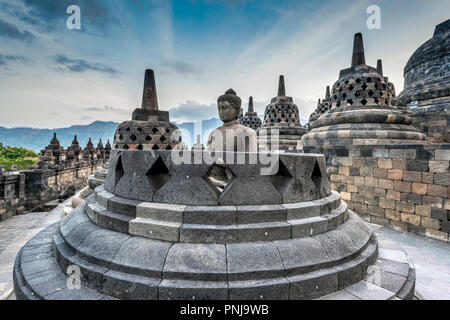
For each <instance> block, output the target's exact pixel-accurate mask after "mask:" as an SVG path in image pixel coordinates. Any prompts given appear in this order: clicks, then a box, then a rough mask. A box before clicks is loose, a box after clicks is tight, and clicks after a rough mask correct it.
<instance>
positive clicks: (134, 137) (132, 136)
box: [130, 134, 137, 142]
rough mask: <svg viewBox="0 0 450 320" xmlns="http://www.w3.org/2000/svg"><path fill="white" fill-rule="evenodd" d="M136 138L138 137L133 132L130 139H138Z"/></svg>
mask: <svg viewBox="0 0 450 320" xmlns="http://www.w3.org/2000/svg"><path fill="white" fill-rule="evenodd" d="M136 139H137V137H136V136H135V135H134V134H132V135H131V137H130V140H131V141H133V142H134V141H136Z"/></svg>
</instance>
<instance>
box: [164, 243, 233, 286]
mask: <svg viewBox="0 0 450 320" xmlns="http://www.w3.org/2000/svg"><path fill="white" fill-rule="evenodd" d="M163 278H164V279H174V278H178V279H183V280H200V279H202V280H215V281H225V280H226V278H227V266H226V252H225V246H224V245H222V244H201V243H197V244H191V243H175V244H173V245H172V247H171V248H170V249H169V252H168V254H167V257H166V263H165V265H164V269H163Z"/></svg>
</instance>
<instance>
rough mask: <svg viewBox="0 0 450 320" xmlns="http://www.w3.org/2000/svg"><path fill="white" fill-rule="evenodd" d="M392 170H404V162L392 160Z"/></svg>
mask: <svg viewBox="0 0 450 320" xmlns="http://www.w3.org/2000/svg"><path fill="white" fill-rule="evenodd" d="M392 169H396V170H405V169H406V160H404V159H392Z"/></svg>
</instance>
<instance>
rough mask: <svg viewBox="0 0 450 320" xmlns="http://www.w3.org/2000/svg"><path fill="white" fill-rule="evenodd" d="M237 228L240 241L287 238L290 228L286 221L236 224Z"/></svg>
mask: <svg viewBox="0 0 450 320" xmlns="http://www.w3.org/2000/svg"><path fill="white" fill-rule="evenodd" d="M237 228H238V240H239V241H240V242H249V241H272V240H279V239H289V238H291V229H292V227H291V225H290V224H289V223H287V222H268V223H252V224H238V226H237Z"/></svg>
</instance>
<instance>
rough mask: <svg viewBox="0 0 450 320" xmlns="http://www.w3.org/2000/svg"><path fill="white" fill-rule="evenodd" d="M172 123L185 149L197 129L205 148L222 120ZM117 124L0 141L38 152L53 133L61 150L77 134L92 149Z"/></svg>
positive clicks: (2, 133)
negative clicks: (210, 134)
mask: <svg viewBox="0 0 450 320" xmlns="http://www.w3.org/2000/svg"><path fill="white" fill-rule="evenodd" d="M300 122H301V123H302V124H304V123H305V122H306V121H305V120H304V119H300ZM174 123H175V124H176V125H177V126H178V128H180V129H182V130H183V131H182V133H183V135H182V139H183V141H184V142H185V143H186V144H187V145H188V146H189V147H192V145H193V144H194V143H195V142H196V140H197V138H196V137H195V136H194V131H196V132H195V133H200V132H197V131H200V128H201V132H202V143H203V144H204V145H206V141H207V139H208V136H209V133H210V132H211V130H213V129H214V128H217V127H219V126H220V125H222V121H220V119H218V118H212V119H209V120H203V121H201V125H200V121H198V122H195V123H194V122H183V123H180V124H178V123H176V122H174ZM118 125H119V123H118V122H113V121H108V122H105V121H95V122H93V123H91V124H88V125H73V126H70V127H68V128H57V129H36V128H25V127H20V128H4V127H0V142H2V143H3V144H4V145H7V146H11V147H24V148H27V149H31V150H34V151H37V152H39V151H41V150H42V149H44V148H45V147H46V146H47V145H48V144H49V142H50V140H51V139H52V137H53V132H56V137H57V138H58V140H59V143H60V144H61V145H62V146H63V147H64V148H67V147H68V146H70V144H71V143H72V140H73V136H74V135H77V138H78V141H79V142H80V145H81V146H82V147H85V146H86V144H87V142H88V140H89V137H91V138H92V142H93V143H94V145H95V146H96V145H97V143H98V141H99V139H100V138H101V139H102V141H103V145H105V144H106V141H107V140H108V139H109V140H110V142H111V144H112V142H113V139H114V132H115V131H116V129H117V126H118ZM194 128H195V130H194Z"/></svg>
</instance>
